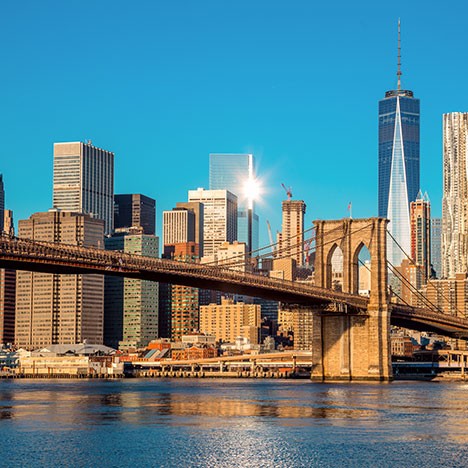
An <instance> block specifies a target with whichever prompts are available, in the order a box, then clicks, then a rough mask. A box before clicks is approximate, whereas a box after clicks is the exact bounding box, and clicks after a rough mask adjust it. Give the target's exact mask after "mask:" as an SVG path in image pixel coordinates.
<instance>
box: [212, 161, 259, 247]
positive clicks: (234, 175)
mask: <svg viewBox="0 0 468 468" xmlns="http://www.w3.org/2000/svg"><path fill="white" fill-rule="evenodd" d="M254 162H255V161H254V156H253V155H252V154H210V190H229V191H230V192H232V193H234V194H235V195H236V196H237V210H238V212H237V240H238V241H239V242H245V243H246V244H248V208H249V204H248V198H247V196H246V193H245V184H246V182H247V181H248V180H252V179H255V164H254ZM252 211H253V213H252V248H251V250H256V249H258V215H257V214H256V213H255V203H254V204H253V210H252Z"/></svg>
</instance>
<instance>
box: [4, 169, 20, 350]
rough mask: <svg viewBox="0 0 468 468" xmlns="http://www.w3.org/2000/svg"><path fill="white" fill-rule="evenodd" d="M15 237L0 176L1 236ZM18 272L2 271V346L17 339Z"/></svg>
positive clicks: (11, 213)
mask: <svg viewBox="0 0 468 468" xmlns="http://www.w3.org/2000/svg"><path fill="white" fill-rule="evenodd" d="M2 232H4V233H6V234H8V235H11V236H13V235H14V234H15V231H14V226H13V212H12V211H11V210H5V190H4V185H3V176H2V174H0V234H1V233H2ZM15 296H16V271H15V270H8V269H7V270H4V269H0V344H6V343H13V342H14V339H15Z"/></svg>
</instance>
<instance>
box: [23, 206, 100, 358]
mask: <svg viewBox="0 0 468 468" xmlns="http://www.w3.org/2000/svg"><path fill="white" fill-rule="evenodd" d="M18 228H19V237H24V238H28V239H33V240H40V241H48V242H63V243H65V244H72V245H79V246H86V247H99V246H100V245H101V246H102V245H103V237H104V222H103V221H102V220H100V219H97V218H93V217H92V216H90V215H87V214H82V213H72V212H64V211H60V210H51V211H49V212H47V213H35V214H33V215H32V216H31V217H30V218H29V219H27V220H21V221H20V222H19V226H18ZM103 315H104V277H103V276H102V275H94V274H86V275H59V274H49V273H37V272H29V271H18V272H17V282H16V317H15V343H16V345H17V346H18V347H19V348H25V349H36V348H42V347H44V346H48V345H51V344H75V343H81V342H83V340H88V342H90V343H93V344H102V341H103Z"/></svg>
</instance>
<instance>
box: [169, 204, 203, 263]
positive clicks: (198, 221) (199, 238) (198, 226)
mask: <svg viewBox="0 0 468 468" xmlns="http://www.w3.org/2000/svg"><path fill="white" fill-rule="evenodd" d="M176 209H184V210H188V211H190V212H192V213H193V214H194V216H195V238H194V242H195V244H197V245H198V255H199V257H200V258H201V257H203V255H204V253H203V219H204V218H203V213H204V208H203V203H199V202H177V203H176Z"/></svg>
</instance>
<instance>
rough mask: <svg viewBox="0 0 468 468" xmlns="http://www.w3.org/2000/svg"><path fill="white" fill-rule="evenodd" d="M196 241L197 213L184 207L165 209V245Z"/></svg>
mask: <svg viewBox="0 0 468 468" xmlns="http://www.w3.org/2000/svg"><path fill="white" fill-rule="evenodd" d="M181 242H195V214H194V213H193V211H190V210H186V209H184V208H175V209H173V210H171V211H163V245H164V246H166V245H169V244H178V243H181Z"/></svg>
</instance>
